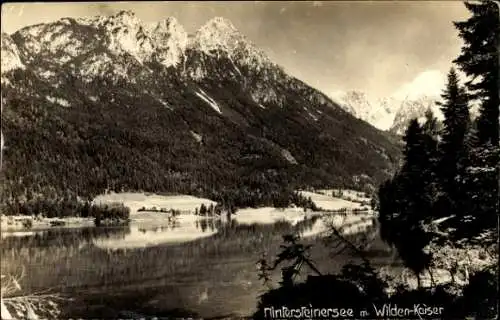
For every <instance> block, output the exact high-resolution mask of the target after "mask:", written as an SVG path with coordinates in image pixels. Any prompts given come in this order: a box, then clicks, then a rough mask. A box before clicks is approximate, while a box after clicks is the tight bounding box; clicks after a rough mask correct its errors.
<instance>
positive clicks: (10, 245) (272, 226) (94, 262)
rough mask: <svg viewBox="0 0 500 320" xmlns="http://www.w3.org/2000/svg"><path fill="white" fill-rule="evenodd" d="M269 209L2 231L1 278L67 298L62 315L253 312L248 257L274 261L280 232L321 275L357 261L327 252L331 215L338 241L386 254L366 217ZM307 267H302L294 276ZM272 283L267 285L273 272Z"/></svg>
mask: <svg viewBox="0 0 500 320" xmlns="http://www.w3.org/2000/svg"><path fill="white" fill-rule="evenodd" d="M254 210H262V209H254ZM270 210H271V212H264V213H267V214H270V215H271V217H274V218H275V220H272V219H269V218H268V219H264V220H265V223H255V222H256V221H255V219H254V218H255V211H248V212H245V211H243V212H242V213H241V214H240V216H239V220H238V214H237V215H236V216H234V218H233V219H231V220H230V221H221V220H213V219H207V218H202V217H195V218H193V216H191V215H187V216H184V217H182V216H181V217H179V218H177V219H173V220H172V219H168V220H167V219H163V218H159V216H158V213H145V214H143V215H139V214H137V215H135V216H134V219H133V220H132V223H131V224H130V225H129V226H126V227H85V228H72V229H65V228H59V229H45V230H33V231H28V232H26V231H25V232H21V233H15V232H11V233H6V232H4V233H2V240H1V242H2V245H1V255H2V261H1V267H2V274H21V273H23V274H24V277H23V279H22V282H21V287H22V289H23V290H24V291H25V292H29V293H32V292H38V291H42V290H50V291H53V292H57V293H60V294H64V295H67V296H68V297H71V298H72V299H73V301H71V302H68V303H65V304H64V309H63V315H62V316H63V317H73V318H75V317H85V318H88V317H98V318H103V317H104V318H108V317H109V318H116V317H118V316H120V315H123V314H122V313H123V312H124V311H129V312H136V313H139V314H145V315H156V316H168V315H172V316H199V317H203V318H215V317H224V316H227V317H237V316H249V315H251V314H252V313H253V312H254V311H255V308H256V306H257V301H258V297H259V295H261V294H262V293H264V292H265V291H266V290H268V287H267V286H264V285H263V284H262V282H261V281H260V280H259V279H258V271H257V267H256V262H257V260H258V259H259V258H260V257H261V256H262V254H264V253H265V254H266V255H267V257H268V258H272V257H274V255H275V254H276V253H277V252H278V251H279V246H280V244H282V236H283V235H285V234H289V233H297V234H300V235H302V236H303V237H304V238H303V242H305V243H310V244H313V248H312V252H311V257H312V260H314V261H315V262H316V264H317V267H318V269H319V270H320V271H321V272H323V273H326V272H336V271H338V270H340V268H341V267H342V266H343V265H344V264H345V263H348V262H350V261H359V258H358V257H356V255H355V254H354V253H352V252H349V251H345V252H343V253H342V254H341V255H337V256H335V257H333V256H332V255H331V253H332V252H333V250H332V249H331V248H330V247H329V246H328V245H327V244H326V243H325V241H324V239H323V236H324V235H325V233H324V232H325V231H326V230H327V229H326V226H327V225H329V224H328V223H330V222H332V221H334V222H335V221H336V222H335V223H336V224H337V225H341V224H343V225H345V224H346V223H350V224H351V225H352V227H351V229H350V230H351V231H350V232H348V233H349V234H347V235H346V237H349V239H351V240H352V241H354V242H355V243H356V242H360V241H370V243H371V245H370V246H369V247H368V248H367V250H368V251H369V252H371V253H372V256H373V257H374V259H373V262H374V265H385V264H387V263H388V261H389V259H390V253H389V252H388V250H387V248H386V246H385V245H384V244H383V243H382V241H381V240H380V239H379V238H378V232H377V227H376V224H375V223H374V218H373V215H371V214H370V213H366V212H365V213H363V212H361V213H356V214H353V216H352V217H346V218H342V219H340V218H338V217H339V215H338V214H331V215H326V216H319V214H315V213H308V214H304V213H302V214H300V213H299V211H298V210H295V211H294V212H295V214H292V213H289V214H287V215H286V216H287V217H291V218H288V219H283V217H280V215H279V214H278V213H279V210H278V209H270ZM272 210H275V211H272ZM264 211H265V210H264ZM268 211H269V210H268ZM273 212H274V213H273ZM261 213H262V212H261ZM252 217H254V218H252ZM327 222H328V223H327ZM23 270H24V271H23ZM308 272H309V270H307V269H304V270H303V275H302V277H305V276H307V273H308ZM272 279H273V283H272V284H271V285H274V286H276V285H277V284H278V282H279V280H280V271H279V270H276V271H275V272H274V273H273V274H272ZM300 279H303V278H300Z"/></svg>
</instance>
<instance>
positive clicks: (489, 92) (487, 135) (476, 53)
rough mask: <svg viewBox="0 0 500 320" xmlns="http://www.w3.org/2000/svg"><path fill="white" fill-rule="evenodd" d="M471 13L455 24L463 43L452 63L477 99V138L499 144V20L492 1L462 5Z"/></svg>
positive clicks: (473, 96)
mask: <svg viewBox="0 0 500 320" xmlns="http://www.w3.org/2000/svg"><path fill="white" fill-rule="evenodd" d="M465 6H466V8H467V9H468V10H469V11H470V12H471V13H472V16H471V17H470V18H469V19H468V20H467V21H462V22H455V23H454V24H455V27H456V28H457V29H458V31H459V35H460V37H461V38H462V40H463V41H464V46H463V47H462V52H461V54H460V56H459V57H458V58H457V59H455V61H454V62H455V63H456V64H457V65H458V66H459V67H460V69H461V70H462V71H463V72H465V74H466V75H467V76H469V78H470V80H469V81H468V82H467V83H466V85H467V89H469V91H470V95H471V97H472V98H474V99H478V100H480V103H481V106H480V116H479V118H478V138H479V141H480V143H481V144H487V143H488V142H489V143H490V144H491V145H493V146H498V144H499V125H498V122H499V106H500V97H499V94H498V88H499V84H500V83H499V71H498V70H499V62H498V61H499V60H498V58H499V56H498V45H499V40H498V38H499V36H500V20H499V10H498V5H497V4H496V3H495V2H494V1H489V0H486V1H481V2H480V3H467V2H466V3H465Z"/></svg>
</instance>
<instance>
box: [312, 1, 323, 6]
mask: <svg viewBox="0 0 500 320" xmlns="http://www.w3.org/2000/svg"><path fill="white" fill-rule="evenodd" d="M312 5H313V7H321V6H323V1H313V3H312Z"/></svg>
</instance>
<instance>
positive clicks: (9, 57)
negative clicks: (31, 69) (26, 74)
mask: <svg viewBox="0 0 500 320" xmlns="http://www.w3.org/2000/svg"><path fill="white" fill-rule="evenodd" d="M1 58H2V75H3V74H4V73H6V72H8V71H11V70H14V69H24V68H25V66H24V64H23V63H22V61H21V57H20V54H19V49H18V48H17V45H16V44H15V42H14V41H13V40H12V38H11V37H10V36H9V35H8V34H6V33H3V32H2V56H1Z"/></svg>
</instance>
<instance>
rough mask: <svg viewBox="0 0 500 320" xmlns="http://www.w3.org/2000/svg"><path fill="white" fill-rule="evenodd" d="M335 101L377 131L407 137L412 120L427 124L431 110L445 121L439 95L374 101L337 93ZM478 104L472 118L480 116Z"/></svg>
mask: <svg viewBox="0 0 500 320" xmlns="http://www.w3.org/2000/svg"><path fill="white" fill-rule="evenodd" d="M330 96H331V97H332V100H333V101H335V102H336V103H338V104H339V106H340V107H342V108H343V109H344V110H345V111H347V112H349V113H351V114H352V115H354V116H355V117H356V118H358V119H361V120H364V121H366V122H368V123H370V124H371V125H373V126H374V127H376V128H378V129H380V130H383V131H388V132H391V133H393V134H395V135H399V136H401V135H403V134H404V132H405V130H406V128H407V127H408V124H409V122H410V121H411V120H412V119H415V118H417V119H419V121H421V122H422V121H424V119H425V113H426V111H427V110H431V111H432V113H433V114H434V116H435V117H436V118H437V119H438V121H443V120H444V115H443V112H442V111H441V109H440V107H439V105H438V102H439V101H441V97H440V96H439V95H436V94H420V95H411V96H406V97H398V96H389V97H387V98H379V99H373V98H370V97H369V96H368V95H367V94H366V93H364V92H363V91H359V90H351V91H346V92H343V91H337V92H334V93H332V94H330ZM478 112H479V111H478V105H477V103H472V105H471V108H470V113H471V117H472V118H475V117H477V115H478Z"/></svg>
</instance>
